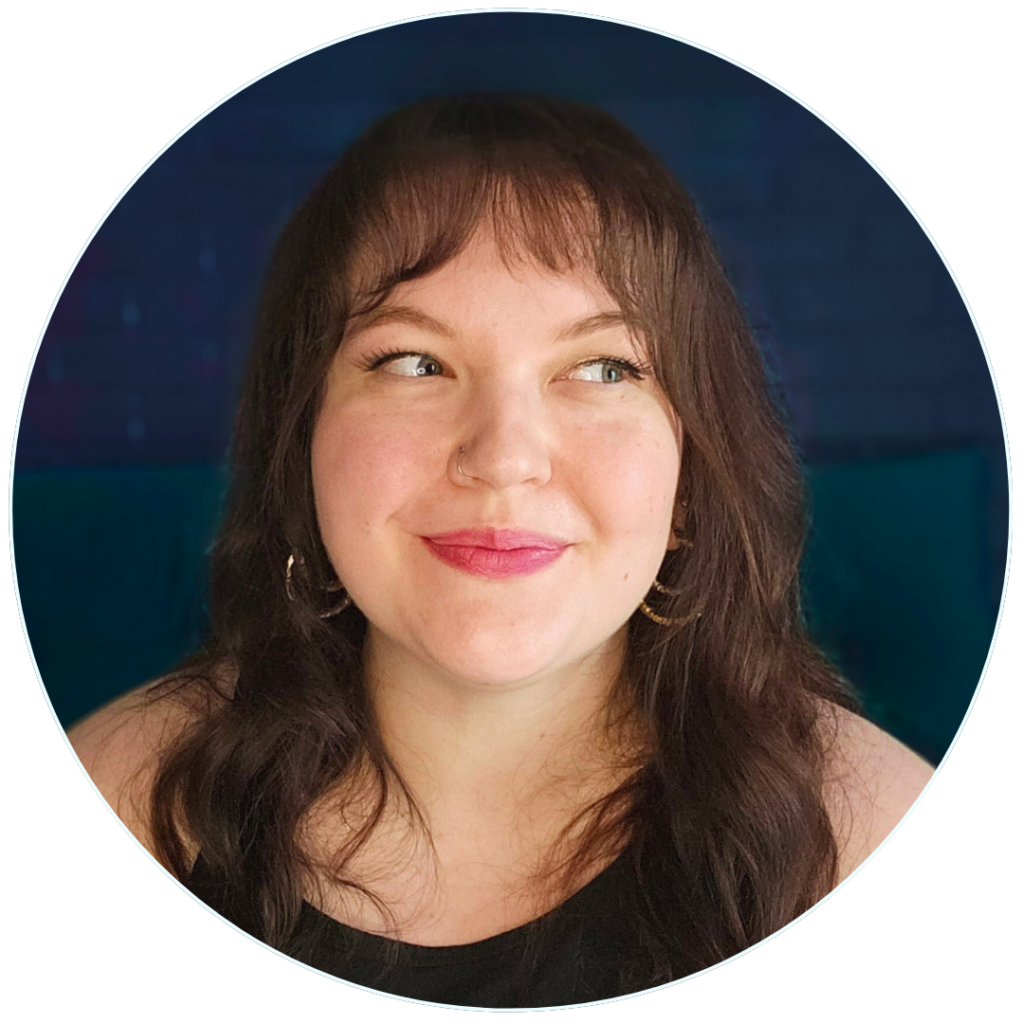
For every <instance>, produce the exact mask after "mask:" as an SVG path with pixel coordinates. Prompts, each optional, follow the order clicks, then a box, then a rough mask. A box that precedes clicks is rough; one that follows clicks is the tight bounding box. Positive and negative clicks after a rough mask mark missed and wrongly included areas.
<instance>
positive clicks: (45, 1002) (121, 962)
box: [0, 0, 1024, 1022]
mask: <svg viewBox="0 0 1024 1024" xmlns="http://www.w3.org/2000/svg"><path fill="white" fill-rule="evenodd" d="M520 6H521V8H529V7H533V6H535V5H529V4H524V5H520ZM356 7H357V8H358V13H350V12H348V13H347V12H345V11H344V10H343V6H342V4H340V3H316V2H311V0H310V2H304V0H290V2H288V3H280V2H278V3H272V4H271V3H261V2H257V0H249V2H240V0H203V2H197V0H175V2H174V3H166V4H158V3H139V2H137V0H135V2H131V3H129V2H119V0H90V2H89V3H74V4H73V3H70V2H67V3H49V4H43V3H39V4H35V5H28V4H19V5H18V7H17V8H14V7H13V5H12V7H11V8H8V13H7V14H6V15H5V16H4V23H5V24H4V25H3V28H2V34H3V37H4V45H3V50H4V54H3V60H2V62H0V65H2V67H0V74H2V76H3V79H2V84H3V98H4V106H5V113H4V122H3V136H2V138H3V143H4V147H3V148H4V156H3V159H2V161H0V175H2V179H3V185H4V186H5V187H4V188H3V191H2V193H0V194H2V196H3V202H2V209H3V226H2V232H0V239H2V241H0V250H2V253H0V259H2V261H3V268H2V269H3V273H2V278H0V280H2V286H3V290H2V294H3V327H4V334H3V342H4V343H3V345H2V347H0V359H2V360H3V373H2V375H0V424H2V427H0V429H2V431H3V439H6V441H7V445H8V447H7V450H8V451H13V443H14V437H15V432H16V423H17V415H18V410H19V408H20V403H21V398H22V393H23V390H24V386H25V381H26V377H27V374H28V371H29V367H30V362H31V359H32V356H33V353H34V351H35V348H36V346H37V344H38V340H39V336H40V333H41V331H42V329H43V327H44V325H45V323H46V320H47V317H48V315H49V310H50V308H51V306H52V304H53V302H54V301H55V299H56V297H57V296H58V294H59V292H60V289H61V286H62V282H63V280H64V278H65V276H66V275H67V274H68V272H69V271H70V269H71V268H72V267H73V265H74V263H75V261H76V259H77V258H78V255H79V253H80V251H81V249H82V248H83V246H84V244H85V243H86V241H87V240H88V238H89V237H90V235H91V234H92V232H93V231H94V229H95V228H96V226H97V224H98V223H99V222H100V221H101V220H102V219H103V217H104V216H105V214H106V212H107V211H108V209H109V207H110V206H111V205H112V204H113V203H114V202H115V200H116V199H117V197H118V196H119V195H120V193H121V192H122V191H123V190H124V189H125V188H126V187H127V186H128V185H129V183H130V182H131V181H132V179H133V178H134V177H135V176H136V175H137V174H138V173H139V172H140V171H141V170H142V169H143V168H144V167H145V165H146V164H147V163H149V161H150V160H151V159H152V158H153V157H154V156H155V155H156V154H157V153H158V152H159V151H160V150H161V149H162V148H163V147H164V146H165V145H166V144H167V143H168V142H170V141H171V139H172V138H173V137H175V136H176V135H177V134H179V133H180V132H181V131H182V130H184V129H185V128H186V127H187V126H188V125H189V124H190V123H191V122H192V121H194V120H195V119H196V118H198V117H199V116H200V115H201V114H202V113H203V112H205V111H206V110H208V109H209V108H210V107H211V106H214V105H216V104H217V103H218V102H219V101H220V100H221V99H223V98H224V97H225V96H227V95H228V94H229V93H231V92H233V91H234V90H236V89H237V88H238V87H240V86H242V85H243V84H245V83H247V82H248V81H250V80H251V79H253V78H254V77H257V76H259V75H261V74H263V73H264V72H266V71H268V70H270V69H272V68H273V67H275V66H277V65H279V64H281V63H282V62H284V61H287V60H289V59H291V58H293V57H295V56H298V55H299V54H301V53H304V52H306V51H308V50H310V49H313V48H316V47H318V46H320V45H322V44H324V43H326V42H329V41H331V40H334V39H337V38H339V37H342V36H345V35H348V34H351V33H353V32H355V31H360V30H364V29H368V28H372V27H376V26H380V25H383V24H387V23H389V22H392V21H395V20H401V19H404V18H408V17H412V16H417V15H422V14H428V13H437V11H438V10H439V9H440V8H435V7H432V6H430V5H429V4H427V3H425V2H420V3H398V2H390V0H377V2H375V3H374V4H372V5H363V4H357V5H356ZM368 7H372V15H368V14H366V13H363V12H364V11H366V9H367V8H368ZM541 9H542V8H541ZM15 11H16V13H15ZM573 11H575V12H577V13H588V14H600V15H605V16H607V17H611V18H621V19H628V20H629V21H630V22H632V23H634V24H638V25H642V26H647V27H653V28H657V29H660V30H662V31H665V32H668V33H670V34H673V35H676V36H678V37H680V38H683V39H686V40H688V41H691V42H694V43H697V44H699V45H702V46H705V47H706V48H708V49H711V50H714V51H716V52H717V53H719V54H722V55H725V56H728V57H730V58H731V59H733V60H735V61H736V62H738V63H740V64H742V65H744V66H746V67H748V68H750V69H752V70H755V71H757V72H758V73H760V74H761V75H763V76H764V77H766V78H768V79H769V80H770V81H772V82H774V83H775V84H777V85H778V86H780V87H782V88H783V89H785V90H786V91H787V92H789V93H790V94H792V95H793V96H795V97H797V98H798V99H800V100H802V101H804V102H805V103H806V104H808V105H809V106H810V107H811V108H812V109H814V110H816V111H817V112H818V113H819V114H820V115H821V116H823V117H825V118H826V119H827V120H828V121H829V122H830V123H831V124H832V125H834V126H835V127H836V128H838V129H839V130H840V131H842V132H843V134H844V135H845V136H846V138H847V139H849V140H850V141H851V142H853V143H854V144H855V145H856V146H857V147H858V148H859V149H860V150H861V152H863V153H864V154H865V155H866V156H867V157H868V158H869V159H871V160H872V161H873V163H874V164H875V165H876V167H878V168H879V169H880V170H881V171H882V172H883V173H884V174H885V175H886V176H887V178H888V179H889V181H890V182H891V183H892V184H893V185H894V186H895V187H896V188H897V189H898V190H899V191H900V193H901V194H902V195H903V196H904V197H905V198H906V200H907V201H908V202H909V204H910V205H911V206H912V208H913V209H914V210H915V212H916V213H917V215H918V217H919V218H920V220H921V221H922V223H923V224H924V225H925V227H926V228H927V230H928V231H929V232H930V234H931V236H932V238H933V239H934V240H935V242H936V243H937V245H938V246H939V248H940V250H941V251H942V252H943V254H944V255H945V257H946V260H947V262H948V264H949V266H950V268H951V269H952V271H953V273H954V274H955V276H956V278H957V279H958V281H959V283H960V286H961V288H962V290H963V293H964V295H965V296H966V297H967V299H968V301H969V303H970V306H971V309H972V310H973V312H974V315H975V317H976V321H977V324H978V326H979V328H980V331H981V334H982V337H983V338H984V341H985V345H986V349H987V352H988V355H989V359H990V363H991V366H992V368H993V371H994V374H995V377H996V381H997V385H998V389H999V393H1000V396H1001V402H1002V409H1003V415H1004V418H1005V424H1006V428H1007V432H1008V436H1009V437H1010V438H1011V440H1016V441H1017V442H1019V441H1020V430H1021V423H1020V420H1021V413H1020V411H1019V410H1020V409H1021V407H1022V401H1024V395H1022V386H1024V383H1022V375H1021V369H1022V367H1021V361H1020V355H1019V353H1018V347H1019V345H1020V340H1021V330H1020V321H1021V316H1020V312H1019V303H1020V295H1021V280H1020V278H1021V260H1020V258H1019V252H1020V247H1021V231H1022V229H1024V224H1022V218H1021V200H1020V193H1021V182H1020V169H1021V164H1020V154H1019V153H1018V152H1016V143H1017V139H1018V137H1019V134H1020V131H1021V123H1020V119H1019V110H1018V104H1019V100H1020V95H1019V93H1020V83H1019V77H1020V76H1019V75H1018V74H1017V73H1015V70H1014V69H1015V66H1016V65H1017V62H1018V59H1019V58H1018V53H1017V49H1016V43H1015V40H1016V39H1017V38H1019V29H1017V30H1015V29H1014V26H1012V25H1011V23H1010V21H1011V18H1012V16H1013V15H1012V11H1013V7H1012V5H1011V4H1009V3H1000V2H998V0H978V2H975V3H973V4H970V5H964V6H960V7H958V8H956V9H954V8H952V7H949V8H946V7H944V5H942V4H940V3H936V2H934V0H933V2H930V3H925V2H908V0H889V2H879V0H859V2H858V3H857V4H846V3H836V4H830V3H828V2H827V0H824V2H823V0H816V2H800V0H762V2H760V3H755V2H740V0H717V2H715V3H709V2H708V0H703V2H702V3H700V4H690V3H687V2H680V0H674V2H673V3H672V4H671V5H668V4H666V5H665V6H662V5H661V4H656V3H651V2H648V0H630V2H629V3H626V2H624V0H623V2H619V3H587V4H585V6H577V7H575V8H573ZM1017 451H1018V452H1019V451H1020V447H1019V444H1018V448H1017ZM4 515H5V516H6V515H7V508H6V506H5V508H4ZM1017 525H1018V526H1020V523H1019V522H1018V524H1017ZM116 555H117V553H116V552H110V557H112V558H114V557H116ZM936 557H941V551H937V552H936ZM1022 586H1024V579H1022V577H1021V575H1020V568H1019V566H1018V571H1017V574H1016V579H1013V578H1011V580H1010V586H1009V590H1008V592H1007V595H1006V598H1005V602H1004V607H1003V612H1002V618H1001V622H1000V627H999V632H998V641H997V645H996V647H995V648H994V652H993V654H992V657H991V659H990V662H989V665H988V668H987V671H986V674H985V678H984V681H983V684H982V687H981V689H980V691H979V695H978V697H977V700H976V703H975V705H974V707H973V709H972V711H971V714H970V716H969V719H968V722H967V724H966V727H965V729H964V731H963V733H962V735H961V736H960V738H959V740H958V741H957V743H956V745H955V747H954V749H953V750H952V752H951V753H950V754H949V756H948V757H947V761H946V763H945V764H944V765H943V766H942V768H941V771H940V772H939V774H938V775H937V776H936V778H935V780H934V782H933V784H932V785H931V787H930V789H929V790H928V791H927V792H926V794H925V796H924V798H923V799H922V800H921V802H920V803H919V805H918V806H917V807H916V809H915V810H914V811H913V812H912V814H911V815H910V817H909V818H908V820H907V821H906V822H905V823H904V824H903V826H902V827H901V828H900V829H899V830H898V832H897V834H895V835H894V836H893V837H892V839H891V840H890V841H889V842H888V843H887V844H886V846H885V847H884V848H883V849H882V850H881V851H880V852H879V854H878V855H877V856H876V857H875V858H874V859H873V860H872V862H870V863H869V864H868V865H867V866H866V867H865V868H864V869H863V870H862V871H861V872H860V873H859V874H858V875H857V876H856V877H855V878H854V879H852V880H851V881H850V882H849V883H848V884H847V885H845V886H844V887H843V888H842V889H841V890H840V891H839V892H837V893H835V894H834V895H833V896H832V897H831V898H830V899H828V900H827V901H826V902H825V903H824V904H823V905H822V906H820V907H819V908H818V909H817V910H815V911H814V912H813V913H812V914H811V915H810V916H809V917H808V918H807V919H805V920H804V921H801V922H800V923H798V924H797V925H796V926H794V927H791V928H789V929H788V930H786V931H785V932H783V933H782V934H781V935H778V936H777V937H775V938H774V939H772V940H770V941H769V942H768V943H766V944H765V945H764V946H762V947H760V948H758V949H756V950H754V951H753V952H751V953H749V954H747V955H746V956H743V957H741V958H740V959H739V960H737V961H735V962H733V963H730V964H728V965H726V966H724V967H720V968H718V969H716V970H713V971H711V972H710V973H708V974H705V975H702V976H700V977H698V978H695V979H690V980H689V981H686V982H683V983H681V984H677V985H675V986H672V987H670V988H669V989H667V990H663V991H660V992H655V993H649V994H646V995H643V996H640V997H636V998H634V999H632V1000H629V1001H628V1002H626V1003H621V1002H619V1003H612V1004H607V1005H604V1006H597V1007H589V1008H586V1009H581V1010H572V1011H560V1012H564V1013H569V1014H572V1015H574V1016H576V1017H581V1016H582V1017H585V1018H586V1019H587V1020H598V1019H601V1020H609V1021H610V1020H618V1019H620V1017H622V1016H623V1015H629V1016H632V1015H634V1014H642V1015H643V1016H644V1017H646V1018H650V1019H653V1020H674V1019H677V1018H678V1019H685V1020H692V1021H704V1020H714V1021H723V1020H725V1021H732V1020H743V1019H746V1018H749V1017H756V1018H758V1019H759V1020H764V1019H768V1020H787V1021H789V1020H793V1021H805V1020H806V1021H811V1020H814V1021H821V1020H826V1021H827V1020H838V1021H860V1020H862V1019H870V1020H880V1021H895V1020H900V1019H903V1018H909V1019H913V1020H923V1021H929V1022H930V1021H946V1020H955V1019H961V1018H964V1017H967V1016H968V1015H969V1016H971V1017H973V1018H975V1019H981V1020H1003V1019H1007V1018H1009V1017H1012V1016H1015V1014H1016V1013H1018V1012H1019V1011H1020V1007H1019V999H1018V1000H1016V1003H1017V1005H1016V1006H1015V1005H1014V1002H1013V1001H1011V999H1012V995H1011V984H1012V979H1013V977H1014V975H1016V974H1017V972H1018V971H1019V969H1020V952H1021V947H1020V943H1019V942H1018V939H1017V933H1018V926H1019V923H1020V920H1021V916H1022V915H1021V910H1022V907H1021V900H1020V897H1019V895H1018V889H1019V884H1020V883H1019V877H1018V875H1019V869H1018V865H1019V862H1020V858H1019V849H1018V836H1019V834H1020V827H1019V825H1018V817H1019V814H1020V810H1021V806H1020V805H1021V801H1020V799H1019V797H1018V793H1017V789H1016V782H1017V779H1018V771H1017V759H1016V757H1014V756H1013V753H1012V752H1013V751H1014V750H1015V749H1016V748H1017V747H1018V746H1019V745H1020V738H1021V729H1022V726H1024V722H1022V701H1021V672H1020V670H1019V667H1018V658H1019V657H1020V653H1021V639H1020V634H1021V626H1022V614H1021V613H1022V608H1021V604H1022V595H1021V588H1022ZM67 614H68V615H69V616H71V615H74V614H75V610H74V608H68V609H67ZM0 629H2V641H3V645H4V653H5V655H6V658H5V668H6V678H5V684H4V693H5V699H6V700H7V701H8V703H7V705H6V707H5V708H4V712H3V742H2V744H0V748H2V755H0V756H2V758H3V761H2V772H3V774H2V778H3V787H4V802H3V806H4V811H5V814H4V824H5V838H4V842H3V844H2V849H3V865H2V872H3V873H2V877H3V879H4V882H5V887H4V899H3V911H2V919H3V921H4V928H3V934H4V936H5V938H6V939H7V942H8V943H9V945H8V952H7V956H6V959H5V961H4V964H3V966H4V968H5V974H6V975H7V978H8V980H7V981H6V982H5V984H4V987H3V990H2V991H3V997H2V1004H0V1005H2V1006H3V1008H4V1009H6V1010H8V1011H9V1012H11V1017H10V1019H13V1020H19V1021H21V1020H26V1021H34V1020H44V1019H45V1020H49V1019H51V1018H54V1019H58V1018H65V1019H71V1020H75V1019H85V1020H97V1019H103V1020H105V1021H111V1022H120V1021H129V1020H131V1021H135V1020H140V1019H141V1020H145V1021H158V1022H160V1021H176V1020H179V1019H182V1018H184V1019H196V1020H199V1021H207V1020H214V1019H218V1018H229V1019H239V1020H243V1021H285V1020H286V1021H290V1022H295V1021H305V1020H312V1019H317V1018H320V1017H322V1016H323V1017H327V1018H328V1019H337V1018H339V1017H343V1016H345V1015H346V1014H357V1015H360V1016H361V1015H364V1014H365V1015H371V1016H372V1017H373V1018H375V1019H378V1020H380V1019H383V1020H390V1019H391V1018H392V1017H393V1018H394V1019H402V1020H404V1019H406V1018H409V1019H413V1020H448V1019H459V1018H458V1017H457V1015H458V1014H465V1013H467V1012H469V1011H458V1010H453V1009H442V1008H430V1007H426V1006H422V1005H417V1004H412V1003H407V1002H403V1001H400V1000H395V999H388V998H386V997H382V996H379V995H374V994H370V993H367V992H364V991H360V990H357V989H354V988H352V987H351V986H346V985H343V984H342V983H340V982H337V981H335V980H333V979H328V978H325V977H322V976H318V975H316V974H314V973H313V972H311V971H307V970H305V969H304V968H302V967H299V966H296V965H294V964H293V963H291V962H290V961H287V960H285V959H283V958H281V957H279V956H277V955H276V954H274V953H272V952H269V951H267V950H266V949H264V948H263V947H261V946H259V945H257V944H256V943H254V942H253V941H252V940H250V939H249V938H247V937H246V936H243V935H242V934H241V933H238V932H236V931H234V930H233V929H231V928H230V927H229V926H227V925H225V924H223V923H222V922H221V921H220V920H219V919H217V918H216V917H215V916H214V915H212V914H211V913H209V912H208V911H206V910H205V909H204V908H203V907H202V906H201V905H199V904H197V903H196V902H195V901H193V900H192V899H191V898H190V897H189V896H187V895H186V894H185V893H184V892H183V891H182V890H181V889H180V888H179V887H178V886H177V885H176V884H175V883H173V882H172V881H170V880H169V878H168V877H167V876H165V875H164V874H163V873H162V872H161V871H160V870H159V869H158V868H156V867H155V866H154V864H153V863H152V862H151V861H150V860H149V859H148V858H147V857H146V855H144V854H143V853H142V852H141V850H140V849H139V848H138V846H137V845H136V844H135V842H134V840H132V839H131V838H130V837H129V836H128V835H127V833H125V832H124V830H123V829H122V827H121V826H120V824H119V822H118V821H117V820H116V819H115V818H114V817H113V816H112V815H111V814H110V813H109V811H108V810H107V809H106V807H105V805H103V804H102V803H101V802H100V801H99V798H98V797H97V795H96V793H95V791H94V790H93V789H92V786H91V783H90V782H89V781H88V779H87V778H86V777H85V776H84V774H83V773H82V771H81V769H80V767H79V765H78V763H77V761H75V759H74V757H73V755H72V754H71V752H70V750H69V748H68V747H67V745H66V741H65V739H64V736H63V733H62V732H61V731H60V729H59V728H58V726H57V725H56V723H55V721H54V719H53V718H52V714H51V712H50V708H49V705H48V703H47V701H46V698H45V695H44V693H43V691H42V689H41V688H40V686H39V683H38V681H37V677H36V675H35V670H34V666H33V663H32V660H31V657H30V655H29V653H28V650H27V646H26V643H25V640H24V637H23V631H22V626H21V621H20V617H19V612H18V606H17V603H16V599H15V592H14V587H13V584H7V583H6V582H4V583H3V584H2V585H0ZM555 1012H559V1011H555Z"/></svg>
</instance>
